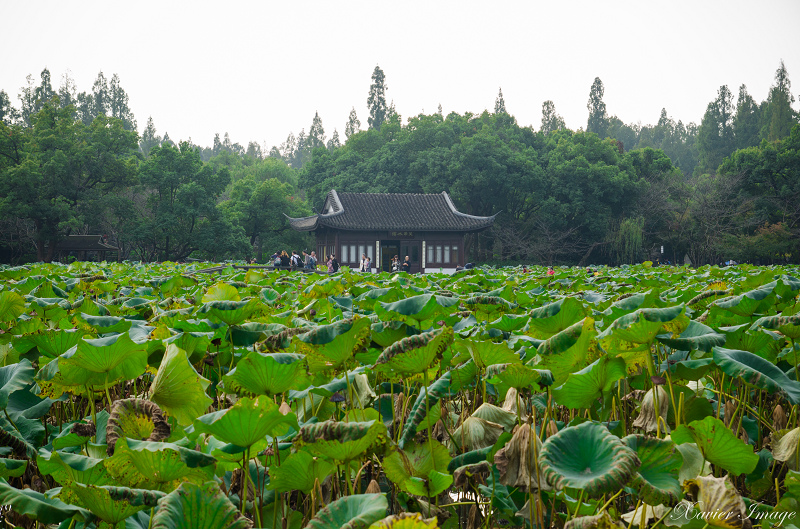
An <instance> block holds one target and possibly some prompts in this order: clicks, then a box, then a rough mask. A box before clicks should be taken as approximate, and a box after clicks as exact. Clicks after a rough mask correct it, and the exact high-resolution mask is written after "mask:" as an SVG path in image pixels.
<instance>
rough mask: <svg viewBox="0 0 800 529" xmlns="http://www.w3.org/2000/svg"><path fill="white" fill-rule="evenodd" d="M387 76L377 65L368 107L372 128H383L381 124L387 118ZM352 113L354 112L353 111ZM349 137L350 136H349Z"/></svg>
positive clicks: (369, 121) (373, 75)
mask: <svg viewBox="0 0 800 529" xmlns="http://www.w3.org/2000/svg"><path fill="white" fill-rule="evenodd" d="M387 89H388V87H387V86H386V76H385V75H384V73H383V70H381V67H380V66H375V70H373V72H372V84H371V85H370V87H369V96H368V97H367V107H368V108H369V118H367V122H368V123H369V128H370V129H375V130H381V125H383V122H384V121H385V120H386V116H387V113H388V110H389V109H388V107H387V106H386V90H387ZM351 115H352V113H351ZM348 137H349V136H348Z"/></svg>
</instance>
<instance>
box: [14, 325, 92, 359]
mask: <svg viewBox="0 0 800 529" xmlns="http://www.w3.org/2000/svg"><path fill="white" fill-rule="evenodd" d="M84 334H85V333H84V332H83V331H81V330H80V329H46V330H42V331H39V332H37V333H34V334H29V335H27V336H24V337H22V338H21V339H19V340H18V341H17V342H16V343H15V345H14V346H15V347H19V349H20V350H23V349H24V350H26V351H27V350H29V349H31V348H33V347H36V348H37V349H38V350H39V353H41V354H42V355H44V356H46V357H48V358H55V357H57V356H60V355H62V354H64V353H66V352H67V351H69V350H70V349H71V348H72V347H74V346H76V345H78V342H80V340H81V338H83V336H84Z"/></svg>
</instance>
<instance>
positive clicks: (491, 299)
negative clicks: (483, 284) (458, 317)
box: [462, 294, 517, 321]
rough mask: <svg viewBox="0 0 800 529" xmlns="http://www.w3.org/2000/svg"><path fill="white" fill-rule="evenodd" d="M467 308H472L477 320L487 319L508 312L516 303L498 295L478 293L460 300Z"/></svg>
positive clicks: (515, 306)
mask: <svg viewBox="0 0 800 529" xmlns="http://www.w3.org/2000/svg"><path fill="white" fill-rule="evenodd" d="M462 303H463V304H464V306H465V307H466V308H467V309H468V310H472V311H473V312H474V313H475V314H476V317H477V318H478V321H489V319H490V318H494V317H496V316H497V315H498V314H500V313H504V312H510V311H512V310H514V309H516V308H517V304H516V303H509V302H508V301H506V300H505V299H503V298H501V297H499V296H491V295H487V294H479V295H477V296H472V297H469V298H467V299H465V300H463V301H462Z"/></svg>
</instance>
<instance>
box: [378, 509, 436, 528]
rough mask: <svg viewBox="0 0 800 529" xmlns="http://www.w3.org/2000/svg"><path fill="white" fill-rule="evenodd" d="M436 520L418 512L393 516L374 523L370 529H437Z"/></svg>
mask: <svg viewBox="0 0 800 529" xmlns="http://www.w3.org/2000/svg"><path fill="white" fill-rule="evenodd" d="M437 527H439V526H438V525H437V524H436V518H430V519H425V518H423V517H422V514H420V513H418V512H403V513H400V514H393V515H391V516H387V517H386V518H384V519H382V520H380V521H377V522H375V523H373V524H372V525H371V526H370V529H436V528H437Z"/></svg>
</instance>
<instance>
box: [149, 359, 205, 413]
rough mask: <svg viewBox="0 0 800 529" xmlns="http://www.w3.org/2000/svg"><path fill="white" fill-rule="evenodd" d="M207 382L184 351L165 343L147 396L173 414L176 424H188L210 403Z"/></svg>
mask: <svg viewBox="0 0 800 529" xmlns="http://www.w3.org/2000/svg"><path fill="white" fill-rule="evenodd" d="M209 384H210V382H209V381H208V380H207V379H205V378H203V377H201V376H200V375H199V374H198V373H197V371H195V369H194V367H192V364H190V363H189V357H188V356H187V354H186V352H185V351H184V350H182V349H180V348H178V347H177V346H176V345H175V344H169V345H168V346H167V352H166V354H165V355H164V358H163V359H162V360H161V365H160V366H159V367H158V372H157V373H156V376H155V378H154V379H153V383H152V384H151V385H150V400H152V401H153V402H155V403H156V404H158V405H159V406H160V407H161V409H162V410H164V411H165V412H166V413H167V415H171V416H173V417H175V419H177V421H178V424H180V425H181V426H188V425H190V424H191V423H192V421H193V420H194V418H195V417H197V416H199V415H202V414H203V412H205V411H206V410H207V409H208V407H209V406H210V405H211V402H212V400H211V398H209V397H208V395H206V388H207V387H208V385H209Z"/></svg>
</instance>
